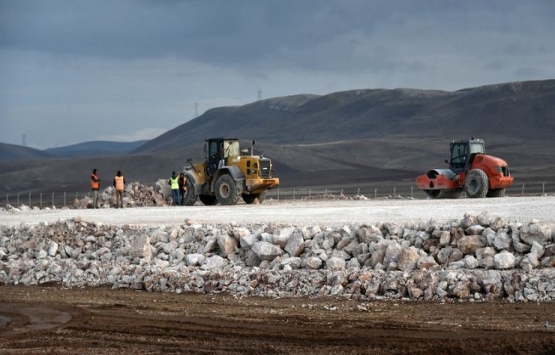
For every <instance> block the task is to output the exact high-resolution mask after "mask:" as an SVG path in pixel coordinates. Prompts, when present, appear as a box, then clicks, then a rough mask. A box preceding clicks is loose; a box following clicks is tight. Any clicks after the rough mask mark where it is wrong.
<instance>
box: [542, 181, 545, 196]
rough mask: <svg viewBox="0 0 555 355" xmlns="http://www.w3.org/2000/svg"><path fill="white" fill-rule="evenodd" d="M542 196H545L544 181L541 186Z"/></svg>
mask: <svg viewBox="0 0 555 355" xmlns="http://www.w3.org/2000/svg"><path fill="white" fill-rule="evenodd" d="M542 195H545V181H544V183H543V184H542Z"/></svg>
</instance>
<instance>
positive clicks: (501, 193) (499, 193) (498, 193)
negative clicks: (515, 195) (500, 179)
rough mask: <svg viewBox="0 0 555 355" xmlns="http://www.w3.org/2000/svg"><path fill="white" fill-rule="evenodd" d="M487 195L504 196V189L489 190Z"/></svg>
mask: <svg viewBox="0 0 555 355" xmlns="http://www.w3.org/2000/svg"><path fill="white" fill-rule="evenodd" d="M486 196H487V197H505V189H495V190H489V191H488V194H487V195H486Z"/></svg>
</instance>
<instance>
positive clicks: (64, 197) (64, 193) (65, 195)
mask: <svg viewBox="0 0 555 355" xmlns="http://www.w3.org/2000/svg"><path fill="white" fill-rule="evenodd" d="M65 206H66V192H65V191H64V207H65Z"/></svg>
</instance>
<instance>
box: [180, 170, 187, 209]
mask: <svg viewBox="0 0 555 355" xmlns="http://www.w3.org/2000/svg"><path fill="white" fill-rule="evenodd" d="M179 194H180V196H181V198H180V204H181V206H183V200H185V195H187V177H186V176H185V174H183V173H180V174H179Z"/></svg>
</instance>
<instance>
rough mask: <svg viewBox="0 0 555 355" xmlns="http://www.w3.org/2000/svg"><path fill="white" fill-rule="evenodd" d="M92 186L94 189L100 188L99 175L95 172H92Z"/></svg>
mask: <svg viewBox="0 0 555 355" xmlns="http://www.w3.org/2000/svg"><path fill="white" fill-rule="evenodd" d="M95 180H96V181H95ZM91 188H92V189H93V190H98V189H99V188H100V183H99V182H98V176H96V175H95V174H91Z"/></svg>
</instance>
